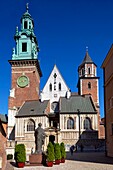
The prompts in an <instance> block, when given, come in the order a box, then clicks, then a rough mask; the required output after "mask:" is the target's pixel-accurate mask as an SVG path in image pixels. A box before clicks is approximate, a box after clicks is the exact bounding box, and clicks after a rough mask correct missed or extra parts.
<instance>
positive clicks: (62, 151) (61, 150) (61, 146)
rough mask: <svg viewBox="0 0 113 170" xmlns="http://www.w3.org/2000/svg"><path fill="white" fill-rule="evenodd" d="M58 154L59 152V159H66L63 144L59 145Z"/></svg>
mask: <svg viewBox="0 0 113 170" xmlns="http://www.w3.org/2000/svg"><path fill="white" fill-rule="evenodd" d="M60 152H61V158H66V151H65V145H64V143H63V142H62V143H61V144H60Z"/></svg>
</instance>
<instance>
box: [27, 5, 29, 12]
mask: <svg viewBox="0 0 113 170" xmlns="http://www.w3.org/2000/svg"><path fill="white" fill-rule="evenodd" d="M28 5H29V3H27V4H26V10H27V12H28V10H29V6H28Z"/></svg>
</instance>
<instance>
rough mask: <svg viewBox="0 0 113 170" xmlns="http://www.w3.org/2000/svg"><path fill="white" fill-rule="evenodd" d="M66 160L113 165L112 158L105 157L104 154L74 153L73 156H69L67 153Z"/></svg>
mask: <svg viewBox="0 0 113 170" xmlns="http://www.w3.org/2000/svg"><path fill="white" fill-rule="evenodd" d="M66 159H67V160H75V161H81V162H93V163H102V164H112V165H113V158H111V157H106V156H105V152H86V151H85V152H74V153H73V155H71V153H70V152H67V156H66Z"/></svg>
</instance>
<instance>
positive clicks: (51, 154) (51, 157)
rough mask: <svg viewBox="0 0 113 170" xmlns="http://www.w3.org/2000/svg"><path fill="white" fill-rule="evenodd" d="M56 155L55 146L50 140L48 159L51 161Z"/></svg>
mask: <svg viewBox="0 0 113 170" xmlns="http://www.w3.org/2000/svg"><path fill="white" fill-rule="evenodd" d="M54 159H55V157H54V146H53V144H52V143H51V142H49V144H48V146H47V161H48V162H51V161H54Z"/></svg>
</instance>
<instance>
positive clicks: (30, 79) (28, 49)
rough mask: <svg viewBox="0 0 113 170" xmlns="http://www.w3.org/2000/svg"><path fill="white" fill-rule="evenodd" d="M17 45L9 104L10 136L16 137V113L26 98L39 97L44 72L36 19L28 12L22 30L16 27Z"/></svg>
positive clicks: (13, 55) (12, 64) (11, 63)
mask: <svg viewBox="0 0 113 170" xmlns="http://www.w3.org/2000/svg"><path fill="white" fill-rule="evenodd" d="M14 39H15V42H16V47H15V48H13V54H12V59H11V60H9V63H10V65H11V69H12V83H11V90H10V96H9V105H8V138H9V140H13V139H14V131H15V115H16V114H17V113H18V109H19V108H20V107H21V106H22V104H23V103H24V102H25V101H26V100H38V99H39V86H40V77H41V76H42V72H41V69H40V65H39V61H38V52H39V47H38V41H37V38H36V36H35V34H34V21H33V19H32V17H31V15H30V14H29V11H28V4H27V5H26V12H25V13H24V14H23V16H22V18H21V30H20V31H19V30H18V27H16V33H15V36H14Z"/></svg>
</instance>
